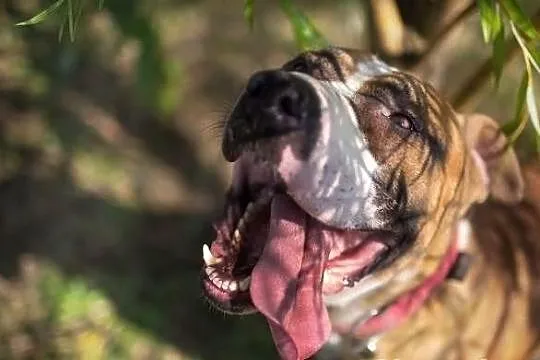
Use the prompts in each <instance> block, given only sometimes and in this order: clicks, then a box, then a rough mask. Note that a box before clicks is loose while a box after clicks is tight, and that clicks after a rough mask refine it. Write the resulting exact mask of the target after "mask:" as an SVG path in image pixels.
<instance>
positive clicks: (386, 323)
mask: <svg viewBox="0 0 540 360" xmlns="http://www.w3.org/2000/svg"><path fill="white" fill-rule="evenodd" d="M458 255H459V252H458V246H457V243H456V241H454V242H452V244H451V245H450V248H449V249H448V251H447V253H446V255H445V256H444V257H443V259H442V261H441V263H440V264H439V267H438V268H437V270H435V272H434V273H433V274H431V275H430V276H428V277H427V278H426V279H425V280H424V282H423V283H422V284H420V285H418V286H417V287H415V288H414V289H412V290H410V291H408V292H406V293H405V294H403V295H401V296H399V297H398V298H397V299H396V300H395V301H394V302H393V303H391V304H390V306H388V307H387V308H386V309H385V310H384V311H383V312H381V313H380V314H378V315H375V316H373V317H372V318H370V319H368V320H367V321H365V322H363V323H362V324H361V325H359V326H358V327H356V328H354V329H352V334H351V335H354V336H355V337H360V338H367V337H370V336H373V335H375V334H379V333H381V332H384V331H387V330H390V329H392V328H395V327H396V326H398V325H400V324H402V323H403V322H405V320H407V319H408V318H409V317H410V316H411V315H413V314H414V313H415V312H416V311H417V310H418V309H420V308H421V307H422V305H423V304H424V302H425V301H426V300H427V299H428V297H429V295H430V294H431V293H432V292H433V290H435V288H436V287H437V286H438V285H440V284H441V283H442V282H443V281H444V280H445V279H446V278H447V276H448V274H449V273H450V271H451V270H452V268H453V266H454V264H456V260H457V259H458Z"/></svg>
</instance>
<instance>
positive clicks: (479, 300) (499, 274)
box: [201, 47, 540, 360]
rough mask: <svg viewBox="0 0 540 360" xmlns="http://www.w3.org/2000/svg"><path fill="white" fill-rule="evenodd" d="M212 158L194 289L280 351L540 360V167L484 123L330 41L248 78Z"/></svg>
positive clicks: (290, 359)
mask: <svg viewBox="0 0 540 360" xmlns="http://www.w3.org/2000/svg"><path fill="white" fill-rule="evenodd" d="M222 152H223V155H224V157H225V159H226V160H227V161H229V162H232V163H233V176H232V183H231V186H230V190H229V191H228V194H227V196H226V200H225V210H224V214H223V216H222V218H220V220H218V221H216V222H215V224H214V228H215V230H216V234H217V235H216V238H215V240H214V241H213V242H212V244H211V246H208V245H204V246H203V260H204V264H203V267H202V272H201V274H202V276H201V278H202V288H203V291H204V294H205V296H206V298H207V299H208V301H209V302H210V303H211V304H212V305H214V306H215V307H217V308H218V309H220V310H222V311H223V312H225V313H229V314H251V313H256V312H258V313H260V314H262V315H263V316H264V317H265V318H266V320H267V322H268V325H269V328H270V332H271V335H272V337H273V340H274V343H275V345H276V348H277V351H278V352H279V355H280V357H281V358H283V359H287V360H299V359H307V358H310V357H313V356H316V354H317V353H319V354H322V353H321V352H320V350H321V348H323V346H324V345H325V344H326V346H325V349H330V348H331V349H333V350H336V351H339V353H338V354H336V353H334V355H335V356H336V357H335V358H341V359H366V358H371V359H528V358H534V357H535V356H539V355H538V354H539V353H540V352H539V350H538V348H539V345H538V344H539V335H540V281H539V280H540V189H539V187H537V188H536V189H535V188H534V187H533V186H531V185H532V184H534V182H535V181H536V182H537V184H538V181H539V180H540V170H539V167H538V166H535V165H534V164H533V165H531V166H530V167H528V168H527V169H525V170H524V169H522V167H521V166H520V164H519V162H518V159H517V156H516V154H515V152H514V150H512V148H511V147H510V146H509V143H508V141H507V139H506V137H505V136H504V134H503V132H502V131H501V130H500V128H499V126H498V125H497V123H496V121H494V120H493V119H492V118H490V117H488V116H486V115H482V114H459V113H456V112H455V111H454V110H453V109H452V107H451V106H450V105H449V104H448V103H447V102H446V101H445V100H444V99H443V98H442V97H441V96H439V95H438V94H437V92H436V91H435V90H434V89H433V88H432V87H431V86H430V85H429V84H426V83H424V82H422V81H420V80H419V79H417V78H415V77H414V76H412V75H409V74H407V73H404V72H401V71H399V70H397V69H395V68H393V67H391V66H389V65H387V64H386V63H384V62H382V61H381V60H379V59H378V58H377V57H376V56H373V55H370V54H366V53H363V52H360V51H356V50H352V49H346V48H338V47H331V48H327V49H323V50H318V51H308V52H304V53H302V54H300V55H298V56H297V57H295V58H294V59H292V60H290V61H289V62H287V63H286V64H284V65H283V66H282V67H280V68H278V69H270V70H264V71H260V72H257V73H255V74H254V75H253V76H252V77H251V78H250V79H249V81H248V82H247V84H246V86H245V88H244V90H243V92H242V94H241V95H240V97H239V98H238V100H237V102H236V104H235V106H234V108H233V109H232V111H231V113H230V115H229V117H228V118H227V121H226V123H225V125H224V128H223V140H222ZM535 179H536V180H535ZM326 353H327V352H326ZM319 356H322V355H319ZM538 358H540V357H538Z"/></svg>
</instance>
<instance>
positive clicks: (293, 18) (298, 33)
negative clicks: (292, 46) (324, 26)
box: [280, 0, 328, 50]
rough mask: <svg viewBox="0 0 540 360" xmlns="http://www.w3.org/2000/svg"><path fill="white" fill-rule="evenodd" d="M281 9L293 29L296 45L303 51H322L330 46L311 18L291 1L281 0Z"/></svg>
mask: <svg viewBox="0 0 540 360" xmlns="http://www.w3.org/2000/svg"><path fill="white" fill-rule="evenodd" d="M280 4H281V9H282V10H283V12H284V13H285V15H287V17H288V18H289V21H290V23H291V25H292V27H293V32H294V37H295V40H296V45H297V46H298V47H299V48H300V49H302V50H311V49H320V48H322V47H325V46H328V41H327V40H326V39H325V38H324V37H323V36H322V34H321V33H320V32H319V31H318V30H317V28H316V27H315V25H314V24H313V23H312V22H311V21H310V20H309V18H308V17H307V16H306V15H305V14H304V13H303V12H302V11H300V10H299V9H298V8H296V6H294V4H293V3H292V1H291V0H281V1H280Z"/></svg>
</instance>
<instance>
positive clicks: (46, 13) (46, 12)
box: [15, 0, 64, 26]
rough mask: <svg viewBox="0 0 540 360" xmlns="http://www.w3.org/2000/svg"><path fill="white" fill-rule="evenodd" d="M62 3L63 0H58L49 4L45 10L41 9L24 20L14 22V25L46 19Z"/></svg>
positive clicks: (35, 22) (34, 22)
mask: <svg viewBox="0 0 540 360" xmlns="http://www.w3.org/2000/svg"><path fill="white" fill-rule="evenodd" d="M63 3H64V0H58V1H56V2H55V3H54V4H52V5H51V6H49V7H48V8H46V9H45V10H43V11H41V12H40V13H39V14H37V15H35V16H34V17H32V18H31V19H28V20H26V21H21V22H19V23H17V24H15V25H16V26H27V25H35V24H39V23H40V22H42V21H43V20H45V19H47V18H48V17H49V16H50V15H52V14H53V13H54V12H55V11H56V10H58V8H60V6H62V4H63Z"/></svg>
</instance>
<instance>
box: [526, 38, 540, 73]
mask: <svg viewBox="0 0 540 360" xmlns="http://www.w3.org/2000/svg"><path fill="white" fill-rule="evenodd" d="M527 50H528V52H529V55H530V58H529V60H531V63H532V66H533V67H534V68H535V69H536V71H537V72H538V73H540V71H539V70H538V69H540V48H539V47H538V46H534V45H533V44H530V45H527Z"/></svg>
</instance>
